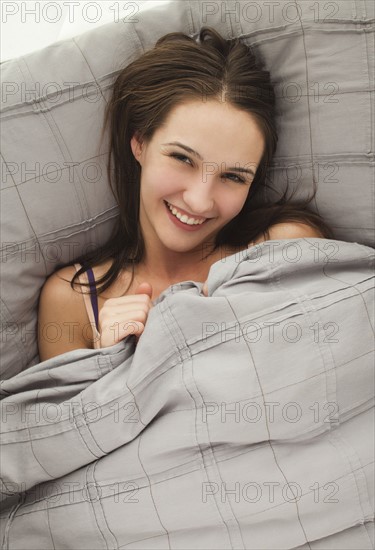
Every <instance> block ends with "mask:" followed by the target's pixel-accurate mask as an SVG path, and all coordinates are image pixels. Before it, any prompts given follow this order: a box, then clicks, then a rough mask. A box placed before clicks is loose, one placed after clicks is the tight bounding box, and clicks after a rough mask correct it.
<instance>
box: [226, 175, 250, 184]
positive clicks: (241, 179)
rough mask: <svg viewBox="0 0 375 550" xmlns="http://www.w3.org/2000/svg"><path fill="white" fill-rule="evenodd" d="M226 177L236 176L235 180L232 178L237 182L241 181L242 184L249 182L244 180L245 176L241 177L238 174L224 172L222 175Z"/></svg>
mask: <svg viewBox="0 0 375 550" xmlns="http://www.w3.org/2000/svg"><path fill="white" fill-rule="evenodd" d="M222 177H223V178H224V179H226V178H228V179H231V178H236V179H235V180H232V181H234V182H236V183H240V184H245V183H247V182H246V180H244V179H243V178H240V177H239V176H237V175H236V174H223V176H222Z"/></svg>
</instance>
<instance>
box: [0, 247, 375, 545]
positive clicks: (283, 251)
mask: <svg viewBox="0 0 375 550" xmlns="http://www.w3.org/2000/svg"><path fill="white" fill-rule="evenodd" d="M373 267H374V251H373V250H372V249H371V248H369V247H367V246H363V245H360V244H357V243H347V242H343V241H336V240H332V241H331V240H326V239H317V238H309V239H294V240H291V241H268V242H265V243H262V244H260V245H257V246H255V247H252V248H249V249H248V250H244V251H241V252H239V253H238V254H234V255H232V256H230V257H227V258H225V259H222V260H221V261H219V262H216V263H215V264H214V265H213V266H212V267H211V270H210V274H209V277H208V294H209V295H208V297H205V296H204V295H203V294H202V292H201V290H202V289H201V287H202V284H201V283H197V282H194V281H185V282H183V283H179V284H176V285H173V286H171V287H169V288H168V289H167V290H165V291H164V292H163V293H162V294H161V295H160V296H159V298H158V299H157V300H156V301H155V302H154V307H153V308H151V310H150V314H149V317H148V320H147V323H146V327H145V331H144V333H143V334H142V336H141V338H140V340H139V342H138V345H137V346H136V345H135V339H134V337H133V336H128V337H127V338H125V339H124V340H123V341H121V342H119V343H118V344H116V345H115V346H112V347H110V348H104V349H98V350H89V349H85V350H74V351H71V352H68V353H65V354H63V355H60V356H58V357H55V358H53V359H50V360H48V361H44V362H42V363H40V364H38V365H35V366H33V367H31V368H29V369H27V370H26V371H24V372H21V373H20V374H18V375H17V376H14V377H13V378H11V379H9V380H6V381H4V382H3V383H2V390H1V395H2V398H3V399H2V436H1V438H2V440H1V443H2V445H1V452H2V455H1V467H2V494H3V499H4V500H3V510H2V513H1V539H0V540H1V543H2V546H1V547H2V548H7V549H8V548H9V549H26V548H27V549H52V548H53V549H66V548H70V549H112V548H113V549H114V548H116V549H117V548H124V549H125V548H126V549H135V548H137V549H141V548H142V549H164V548H170V549H244V548H248V549H292V548H299V549H304V550H305V549H308V548H314V549H315V548H319V549H323V548H324V549H325V548H330V549H333V548H336V549H340V550H341V549H349V548H350V549H354V548H355V549H368V548H373V536H374V535H373V526H374V490H373V488H374V479H373V477H374V476H373V474H374V441H373V437H374V409H373V404H374V355H373V327H374V289H373V282H374V275H373V273H374V272H373Z"/></svg>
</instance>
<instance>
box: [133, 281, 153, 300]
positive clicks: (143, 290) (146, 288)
mask: <svg viewBox="0 0 375 550" xmlns="http://www.w3.org/2000/svg"><path fill="white" fill-rule="evenodd" d="M135 294H148V295H149V296H150V298H151V296H152V285H150V283H141V284H139V285H138V287H137V288H136V290H135Z"/></svg>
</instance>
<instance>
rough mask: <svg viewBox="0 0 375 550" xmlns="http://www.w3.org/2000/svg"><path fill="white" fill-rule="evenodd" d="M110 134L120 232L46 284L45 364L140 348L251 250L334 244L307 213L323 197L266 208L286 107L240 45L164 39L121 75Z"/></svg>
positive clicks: (110, 111) (215, 38) (109, 115)
mask: <svg viewBox="0 0 375 550" xmlns="http://www.w3.org/2000/svg"><path fill="white" fill-rule="evenodd" d="M108 123H109V124H110V149H111V154H110V155H109V161H108V176H109V180H110V183H111V189H112V192H113V193H114V196H115V197H116V200H117V202H118V205H119V209H120V214H119V217H118V221H117V225H116V226H115V228H114V230H113V233H112V235H111V238H110V239H109V241H108V242H107V243H106V245H105V246H103V247H101V248H99V249H98V250H96V251H94V252H91V253H89V254H86V255H85V256H82V257H80V258H78V259H77V260H76V263H75V264H74V265H69V266H65V267H63V268H62V269H59V270H58V271H57V272H56V273H54V274H52V275H51V276H50V277H49V279H48V280H47V282H46V283H45V285H44V287H43V289H42V293H41V297H40V304H39V339H38V344H39V354H40V360H41V361H44V360H46V359H49V358H50V357H54V356H56V355H59V354H62V353H65V352H67V351H70V350H73V349H78V348H100V347H107V346H112V345H114V344H116V343H117V342H119V341H120V340H122V339H123V338H125V337H126V336H127V335H129V334H135V335H136V337H137V338H139V337H140V335H141V333H142V332H143V330H144V325H145V323H146V320H147V316H148V313H149V310H150V308H151V307H152V305H153V304H152V301H153V300H154V299H155V298H157V297H158V296H159V294H160V293H161V292H162V291H163V290H165V289H166V288H168V287H169V286H170V285H172V284H174V283H178V282H181V281H185V280H195V281H201V282H204V281H205V280H206V278H207V276H208V273H209V270H210V267H211V265H212V264H213V263H215V262H217V261H219V260H221V259H223V258H224V257H225V256H227V255H230V254H235V253H236V252H238V251H239V250H241V249H244V248H246V247H248V246H252V245H255V244H257V243H259V242H262V241H264V240H269V239H288V238H292V239H293V238H299V237H317V238H319V237H320V238H333V234H332V231H331V229H330V228H329V226H328V225H327V224H326V223H325V222H324V221H323V220H322V219H321V217H320V216H319V215H318V214H316V213H314V212H312V211H310V210H309V209H308V204H309V203H310V202H311V200H312V199H313V198H314V196H315V194H316V189H315V191H314V194H313V195H312V196H311V197H310V198H308V199H306V200H305V201H304V202H302V201H299V202H293V203H291V198H289V199H287V198H286V195H287V190H286V191H285V193H284V195H283V196H282V198H281V199H280V200H279V201H277V202H276V203H270V201H269V200H267V197H266V191H267V188H268V187H270V186H269V184H267V181H266V171H267V168H268V166H269V164H270V161H271V159H272V156H273V153H274V151H275V149H276V144H277V133H276V128H275V97H274V92H273V88H272V84H271V81H270V75H269V73H268V72H267V71H265V70H263V69H262V67H261V66H260V65H259V64H258V63H257V62H256V60H255V57H254V55H253V53H252V52H251V49H250V48H249V47H248V46H246V45H245V44H244V43H243V42H241V40H239V39H234V40H224V39H223V38H222V37H221V36H220V35H219V34H218V33H217V32H216V31H215V30H213V29H210V28H207V27H206V28H203V29H202V30H201V31H200V34H199V41H197V40H194V39H193V38H190V37H189V36H187V35H185V34H183V33H169V34H167V35H166V36H164V37H162V38H160V39H159V40H158V42H157V43H156V45H155V47H154V48H153V49H152V50H150V51H148V52H146V53H144V54H143V55H142V56H141V57H140V58H139V59H137V60H135V61H133V62H132V63H131V64H130V65H128V66H127V67H125V68H124V69H123V70H122V71H121V72H120V74H119V75H118V77H117V79H116V81H115V83H114V86H113V93H112V96H111V99H110V102H109V104H108V106H107V111H106V116H105V124H104V128H103V135H104V130H105V128H106V126H107V124H108ZM112 164H113V168H114V169H113V170H112ZM112 172H113V174H112ZM86 276H87V277H88V278H89V279H87V278H86ZM88 287H89V288H88ZM49 323H54V324H55V325H56V324H57V325H58V328H59V334H60V335H61V337H60V338H59V339H58V340H57V341H56V339H54V340H53V341H52V340H49V339H48V338H47V336H46V334H47V333H48V331H46V330H44V327H45V326H47V325H48V324H49Z"/></svg>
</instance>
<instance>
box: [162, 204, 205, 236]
mask: <svg viewBox="0 0 375 550" xmlns="http://www.w3.org/2000/svg"><path fill="white" fill-rule="evenodd" d="M164 204H165V208H166V210H167V214H168V217H169V219H170V220H171V221H172V222H173V223H174V224H175V225H176V226H177V227H180V228H181V229H185V231H199V229H201V228H202V227H203V226H204V225H205V224H206V222H207V221H208V220H209V218H207V219H206V220H205V221H204V222H203V223H201V224H196V225H187V224H186V223H183V222H181V221H180V220H179V219H178V218H176V216H174V215H173V214H172V212H171V211H170V210H169V206H168V204H167V202H166V201H164ZM186 215H187V214H186Z"/></svg>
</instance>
